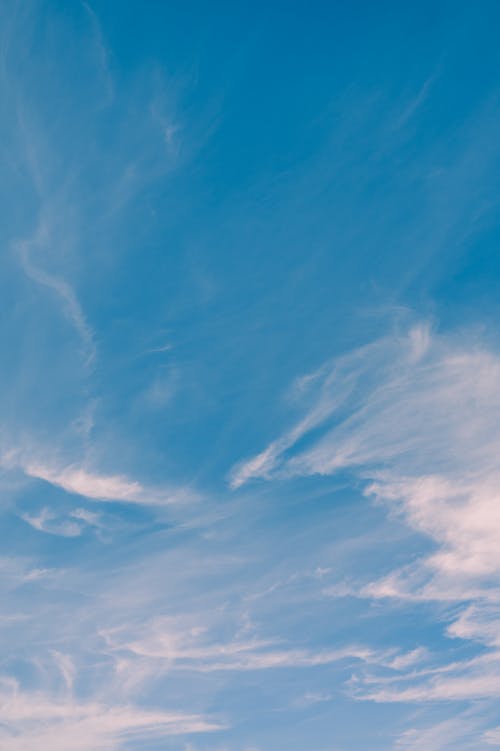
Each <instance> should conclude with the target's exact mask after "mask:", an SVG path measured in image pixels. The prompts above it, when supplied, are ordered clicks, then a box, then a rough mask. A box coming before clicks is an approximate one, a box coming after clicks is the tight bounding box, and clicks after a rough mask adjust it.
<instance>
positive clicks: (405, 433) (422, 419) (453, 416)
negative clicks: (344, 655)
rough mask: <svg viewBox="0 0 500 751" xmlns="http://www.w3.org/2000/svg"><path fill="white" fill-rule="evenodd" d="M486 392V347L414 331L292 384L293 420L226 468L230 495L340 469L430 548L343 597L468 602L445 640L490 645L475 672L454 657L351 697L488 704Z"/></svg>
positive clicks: (495, 361) (489, 425)
mask: <svg viewBox="0 0 500 751" xmlns="http://www.w3.org/2000/svg"><path fill="white" fill-rule="evenodd" d="M499 384H500V356H499V355H498V354H497V353H496V352H495V351H492V350H490V349H488V348H487V347H485V346H482V345H481V344H480V343H478V342H477V341H474V340H471V338H470V337H466V336H465V335H463V336H461V337H459V336H456V337H445V336H440V335H438V334H434V333H432V331H431V330H430V329H429V328H428V327H427V326H425V325H424V326H422V325H420V326H417V327H415V328H413V329H411V330H410V331H409V333H408V334H406V335H394V336H389V337H386V338H384V339H382V340H379V341H377V342H374V343H373V344H371V345H368V346H366V347H363V348H361V349H359V350H356V351H355V352H353V353H350V354H347V355H345V356H344V357H340V358H338V359H336V360H334V361H332V362H331V363H329V364H327V365H325V366H324V367H323V368H322V369H320V371H318V372H317V373H315V374H312V375H311V376H308V377H306V378H305V379H302V380H301V381H300V382H299V383H298V384H297V385H296V388H295V394H296V395H297V401H298V404H299V408H300V404H303V405H304V407H303V414H302V415H301V417H300V418H299V420H298V421H297V422H296V424H295V425H294V426H292V427H291V428H290V429H289V430H288V431H286V432H285V433H283V434H282V435H281V436H280V437H279V438H278V439H276V440H275V441H274V442H273V443H271V444H270V445H269V446H268V447H267V448H266V449H265V450H264V451H263V452H261V453H260V454H259V455H258V456H256V457H254V458H252V459H249V460H248V461H245V462H242V463H241V464H239V465H238V466H236V467H235V468H234V470H233V472H232V475H231V483H232V486H233V487H234V488H237V487H239V486H241V485H243V484H245V483H247V482H249V481H250V480H251V479H256V478H261V479H268V480H272V479H274V480H286V479H289V478H293V477H295V476H300V475H331V474H335V473H336V472H340V471H344V472H346V471H347V472H350V473H352V474H354V475H355V476H356V477H358V478H360V479H361V480H362V481H363V482H364V493H365V495H366V496H368V497H371V498H374V499H376V501H377V502H378V503H379V504H382V505H383V506H385V507H386V508H388V509H389V510H390V512H391V513H392V514H396V515H397V516H398V517H399V518H400V519H402V520H404V521H405V523H406V524H408V525H409V526H410V527H411V528H412V529H413V530H414V531H415V532H417V533H419V534H421V535H424V536H425V537H427V538H428V539H430V540H431V541H432V544H433V549H432V550H431V551H430V552H429V553H427V554H424V555H421V557H420V558H418V559H417V560H416V561H415V560H413V561H412V562H411V563H408V564H407V565H406V566H404V567H400V568H398V569H395V570H394V571H392V572H391V573H389V574H387V575H386V576H385V577H384V578H382V579H379V580H375V581H372V582H371V583H369V584H365V585H363V586H360V587H358V588H356V587H352V588H351V589H350V591H351V593H353V594H358V596H359V595H361V596H363V597H369V598H376V599H384V598H386V599H394V600H398V599H401V600H403V601H405V600H407V601H410V602H411V601H413V602H416V603H417V602H422V601H425V600H429V601H433V600H434V601H437V602H440V601H441V602H445V603H446V602H458V603H461V602H468V603H469V604H468V605H467V607H466V608H465V609H462V610H461V611H460V612H459V614H458V615H457V614H456V613H455V615H454V616H453V617H452V619H451V622H450V624H449V625H448V628H447V634H448V636H450V637H454V638H460V639H462V640H469V641H470V640H472V641H475V642H477V643H478V644H481V645H483V646H484V647H486V648H488V649H490V650H493V651H490V652H489V655H490V657H491V661H490V662H489V663H488V662H487V661H486V662H485V663H484V664H481V667H480V668H479V666H478V664H477V663H470V662H468V661H466V662H465V663H459V664H457V665H453V666H451V667H450V669H449V670H446V671H445V672H444V674H443V675H433V676H432V677H431V676H421V677H420V678H418V677H417V676H415V675H414V673H413V671H411V670H410V671H407V680H408V684H407V685H405V686H403V685H402V684H398V686H397V688H396V687H385V688H384V687H382V686H380V687H379V688H378V689H377V690H375V691H362V692H361V693H362V695H363V697H364V698H371V699H373V700H375V701H407V702H412V701H417V702H420V701H433V700H441V699H442V700H450V699H453V700H464V699H467V698H469V699H474V698H481V697H482V698H488V697H497V696H498V695H499V691H500V669H499V662H498V660H497V659H496V651H494V650H496V649H497V642H498V633H499V627H500V615H499V613H498V600H499V597H500V552H499V551H500V544H499V543H500V531H499V530H500V503H499V494H498V486H499V479H500V475H499V471H498V455H499V452H500V429H499V425H500V386H499ZM348 589H349V587H348ZM334 590H335V587H333V589H332V590H331V592H330V593H331V594H332V595H334V594H335V591H334ZM327 592H328V589H327ZM345 593H346V592H344V594H345ZM338 594H340V595H342V594H343V593H342V592H341V591H340V589H339V590H338Z"/></svg>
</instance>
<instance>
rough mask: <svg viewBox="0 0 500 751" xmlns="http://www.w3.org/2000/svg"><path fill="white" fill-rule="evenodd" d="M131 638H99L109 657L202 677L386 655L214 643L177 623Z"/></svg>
mask: <svg viewBox="0 0 500 751" xmlns="http://www.w3.org/2000/svg"><path fill="white" fill-rule="evenodd" d="M140 634H141V636H140V638H134V637H131V636H129V635H127V634H126V633H125V634H123V633H122V630H121V629H118V630H116V631H114V632H107V633H103V636H104V637H105V638H106V640H107V641H108V644H109V646H110V648H111V649H112V651H116V652H118V653H120V654H121V653H123V652H129V653H132V654H134V655H136V656H137V657H140V658H146V659H151V660H154V661H156V663H157V662H158V660H163V661H165V663H167V664H168V667H169V669H170V670H173V669H176V670H195V671H198V672H202V673H207V672H213V671H227V670H235V671H241V670H268V669H274V668H290V667H291V668H306V667H314V666H318V665H329V664H332V663H335V662H340V661H342V660H351V661H352V660H354V661H357V660H361V661H364V662H367V663H370V662H381V661H382V660H383V659H385V657H386V655H385V654H382V653H376V652H374V651H372V650H370V649H367V648H366V647H363V646H357V645H351V646H346V647H342V648H339V649H315V650H310V649H296V648H287V647H286V646H283V645H282V644H280V643H279V642H276V641H275V640H265V639H257V638H252V639H247V640H241V639H239V638H237V637H235V638H234V639H229V640H227V639H226V640H224V641H221V640H218V639H217V638H215V637H214V636H213V635H212V634H210V633H209V632H208V629H207V628H206V627H200V626H196V625H189V624H188V623H187V622H186V621H184V620H183V619H179V618H168V617H165V618H156V619H154V620H153V621H151V622H150V623H149V624H147V625H146V626H143V627H141V629H140Z"/></svg>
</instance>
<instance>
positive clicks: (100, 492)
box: [14, 461, 195, 506]
mask: <svg viewBox="0 0 500 751" xmlns="http://www.w3.org/2000/svg"><path fill="white" fill-rule="evenodd" d="M14 466H15V465H14ZM21 467H22V469H23V471H24V473H25V474H26V475H28V476H29V477H33V478H35V479H38V480H44V481H45V482H48V483H50V484H51V485H55V486H56V487H59V488H62V489H63V490H65V491H66V492H67V493H74V494H75V495H80V496H83V497H84V498H89V499H91V500H95V501H120V502H124V503H138V504H145V505H152V506H153V505H168V504H171V503H178V502H182V501H188V500H194V498H195V495H194V493H192V492H190V491H189V490H187V489H183V488H178V489H173V490H168V489H164V488H150V487H147V486H144V485H142V484H141V483H140V482H138V481H137V480H131V479H130V478H128V477H127V476H125V475H104V474H99V473H97V472H92V471H90V470H87V469H85V468H83V467H81V466H79V465H77V464H71V465H67V466H63V467H58V466H52V465H48V464H44V463H40V462H34V461H28V462H26V463H23V462H21Z"/></svg>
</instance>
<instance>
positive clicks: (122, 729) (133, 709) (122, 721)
mask: <svg viewBox="0 0 500 751" xmlns="http://www.w3.org/2000/svg"><path fill="white" fill-rule="evenodd" d="M0 706H1V709H2V728H1V730H0V739H1V742H2V748H3V749H5V751H31V750H32V749H33V748H35V747H37V746H41V747H43V748H50V749H53V750H54V751H114V749H118V748H122V747H123V745H124V744H125V743H126V742H127V740H129V741H130V740H131V739H133V738H136V739H137V738H142V739H143V741H146V739H151V738H157V739H160V738H165V737H167V736H172V735H185V734H192V733H207V732H211V731H215V730H219V729H221V728H222V725H221V724H219V723H217V722H214V721H211V720H210V719H207V718H205V717H203V716H200V715H196V714H188V713H183V712H169V711H165V710H159V709H156V710H155V709H151V708H148V709H142V708H140V707H138V706H133V705H113V704H109V703H105V702H102V701H78V700H77V699H74V698H73V697H72V696H71V695H66V696H62V697H61V696H57V695H53V694H50V693H48V692H45V691H25V690H22V689H21V688H20V686H19V685H18V684H17V683H16V682H15V681H12V680H10V681H9V680H4V681H3V685H2V686H1V688H0Z"/></svg>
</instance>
